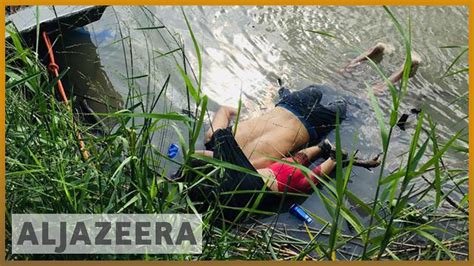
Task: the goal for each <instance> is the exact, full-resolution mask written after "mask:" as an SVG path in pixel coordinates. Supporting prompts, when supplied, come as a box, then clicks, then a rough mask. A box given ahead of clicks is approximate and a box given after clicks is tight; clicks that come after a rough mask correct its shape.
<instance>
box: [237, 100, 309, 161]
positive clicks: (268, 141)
mask: <svg viewBox="0 0 474 266" xmlns="http://www.w3.org/2000/svg"><path fill="white" fill-rule="evenodd" d="M235 139H236V141H237V143H238V144H239V146H240V148H241V149H242V151H243V152H244V153H245V155H246V156H247V158H249V160H250V162H251V163H252V164H253V165H254V167H255V168H257V169H258V168H262V167H267V166H268V165H269V164H271V163H272V162H273V161H272V160H271V159H269V157H275V158H283V157H285V156H287V154H288V153H289V152H291V151H293V150H295V149H296V148H299V147H301V146H302V145H304V144H305V143H307V142H308V141H309V134H308V131H307V130H306V128H305V127H304V125H303V123H301V121H300V120H299V119H298V118H297V117H296V116H295V115H293V114H292V113H291V112H290V111H288V110H286V109H284V108H281V107H276V108H274V109H272V110H271V111H269V112H267V113H265V114H264V115H262V116H259V117H255V118H252V119H249V120H246V121H241V122H240V123H239V125H238V128H237V132H236V135H235Z"/></svg>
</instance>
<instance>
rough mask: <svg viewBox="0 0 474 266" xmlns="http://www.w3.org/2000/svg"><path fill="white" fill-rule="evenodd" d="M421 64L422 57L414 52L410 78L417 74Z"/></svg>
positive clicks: (412, 53)
mask: <svg viewBox="0 0 474 266" xmlns="http://www.w3.org/2000/svg"><path fill="white" fill-rule="evenodd" d="M420 63H421V56H420V55H419V54H418V53H417V52H415V51H412V52H411V71H410V78H411V77H413V76H414V75H415V74H416V72H417V70H418V67H419V66H420Z"/></svg>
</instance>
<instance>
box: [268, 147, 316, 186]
mask: <svg viewBox="0 0 474 266" xmlns="http://www.w3.org/2000/svg"><path fill="white" fill-rule="evenodd" d="M283 160H284V161H288V162H296V163H298V164H301V165H304V166H308V165H309V164H310V161H309V160H308V156H306V154H304V153H297V154H296V155H295V157H294V159H293V158H290V157H289V158H283ZM269 168H270V170H272V172H273V173H274V174H275V177H276V180H277V182H278V191H280V192H283V191H285V187H288V190H287V191H288V192H299V193H301V192H303V193H311V191H312V189H311V185H310V184H309V182H308V178H309V179H310V180H311V181H312V182H313V183H314V184H315V185H317V184H318V180H317V179H316V177H315V176H313V175H311V176H308V178H307V177H305V175H304V174H303V172H302V171H301V170H300V169H298V168H296V167H293V166H292V165H288V164H285V163H280V162H276V163H273V164H271V165H270V166H269ZM312 172H313V173H314V174H316V175H318V176H319V175H320V174H321V166H320V165H318V166H317V167H315V168H314V169H312Z"/></svg>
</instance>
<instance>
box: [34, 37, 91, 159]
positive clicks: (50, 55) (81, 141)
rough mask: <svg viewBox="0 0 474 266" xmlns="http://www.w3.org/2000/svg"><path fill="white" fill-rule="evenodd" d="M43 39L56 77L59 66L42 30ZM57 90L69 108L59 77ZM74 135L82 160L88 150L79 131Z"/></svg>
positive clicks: (51, 70) (50, 68)
mask: <svg viewBox="0 0 474 266" xmlns="http://www.w3.org/2000/svg"><path fill="white" fill-rule="evenodd" d="M43 40H44V43H45V44H46V48H48V55H49V65H48V70H49V71H50V72H52V73H53V74H54V76H55V77H56V78H57V77H59V66H58V65H57V64H56V61H55V59H54V51H53V46H52V45H51V40H50V39H49V36H48V35H47V34H46V32H44V31H43ZM58 90H59V94H60V95H61V98H62V100H63V102H64V103H65V104H66V106H67V108H68V109H69V110H71V107H70V106H69V101H68V99H67V96H66V92H65V91H64V87H63V83H62V82H61V79H58ZM73 122H74V121H73ZM76 137H77V140H78V142H79V148H80V150H81V152H82V157H83V158H84V160H87V159H89V152H88V151H87V149H86V147H85V146H86V145H85V144H84V141H83V140H82V136H81V133H80V132H79V131H76Z"/></svg>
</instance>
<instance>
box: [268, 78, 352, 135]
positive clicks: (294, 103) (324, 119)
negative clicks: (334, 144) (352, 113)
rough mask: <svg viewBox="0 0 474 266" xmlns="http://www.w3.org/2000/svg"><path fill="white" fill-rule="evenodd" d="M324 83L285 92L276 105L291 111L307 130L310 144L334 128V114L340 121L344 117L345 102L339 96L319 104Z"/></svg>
mask: <svg viewBox="0 0 474 266" xmlns="http://www.w3.org/2000/svg"><path fill="white" fill-rule="evenodd" d="M323 90H327V88H326V87H325V86H324V85H311V86H308V87H306V88H304V89H302V90H299V91H294V92H291V93H286V94H284V96H283V97H282V98H281V100H280V102H278V103H277V105H276V106H279V107H282V108H285V109H287V110H289V111H290V112H292V113H293V114H294V115H295V116H296V117H298V119H300V121H301V122H302V123H303V125H304V126H305V127H306V129H307V130H308V133H309V135H310V144H314V143H316V142H317V141H318V140H320V139H321V138H323V137H324V136H325V135H327V134H328V133H329V132H330V131H331V130H333V129H334V128H335V124H336V115H337V112H338V111H339V119H340V121H342V120H344V119H345V118H346V110H347V103H346V101H345V100H344V99H342V98H340V99H337V100H335V101H333V102H330V103H328V104H321V99H322V97H323V93H322V91H323Z"/></svg>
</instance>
